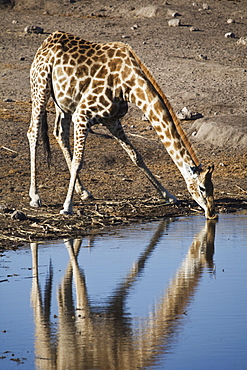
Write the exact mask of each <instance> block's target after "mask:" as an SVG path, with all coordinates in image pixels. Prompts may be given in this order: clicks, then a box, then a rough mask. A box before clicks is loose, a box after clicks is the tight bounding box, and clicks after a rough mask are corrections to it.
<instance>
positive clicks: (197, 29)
mask: <svg viewBox="0 0 247 370" xmlns="http://www.w3.org/2000/svg"><path fill="white" fill-rule="evenodd" d="M196 31H199V28H195V27H190V32H196Z"/></svg>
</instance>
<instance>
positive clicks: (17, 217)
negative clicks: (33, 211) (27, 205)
mask: <svg viewBox="0 0 247 370" xmlns="http://www.w3.org/2000/svg"><path fill="white" fill-rule="evenodd" d="M11 218H12V220H19V221H24V220H27V219H28V217H27V216H26V215H25V214H24V213H23V212H21V211H14V212H13V213H12V215H11Z"/></svg>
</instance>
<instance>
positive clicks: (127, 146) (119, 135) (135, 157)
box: [107, 121, 178, 204]
mask: <svg viewBox="0 0 247 370" xmlns="http://www.w3.org/2000/svg"><path fill="white" fill-rule="evenodd" d="M107 128H108V129H109V130H110V132H111V133H112V134H113V135H114V137H115V138H116V139H117V141H118V142H119V143H120V145H121V146H122V147H123V149H124V150H125V151H126V152H127V153H128V155H129V156H130V158H131V160H132V161H133V162H134V164H135V165H136V166H138V167H139V168H140V169H141V170H142V171H143V172H144V174H145V175H146V176H147V178H148V179H149V181H150V182H151V183H152V184H153V186H154V187H155V188H156V189H157V191H158V192H159V193H160V195H161V196H162V198H164V199H166V200H167V201H168V202H169V203H171V204H176V203H177V202H178V200H177V198H176V197H175V196H174V195H172V194H171V193H169V191H168V190H166V189H165V188H164V186H163V185H162V184H161V183H160V182H159V181H158V180H157V179H156V177H155V176H154V175H153V174H152V172H151V171H150V170H149V168H148V167H147V166H146V164H145V163H144V161H143V159H142V156H141V154H140V153H139V152H138V151H137V150H136V149H135V147H134V146H133V145H132V144H131V142H130V141H129V139H128V138H127V136H126V135H125V132H124V130H123V127H122V125H121V123H120V121H117V122H115V123H113V124H112V123H109V124H107Z"/></svg>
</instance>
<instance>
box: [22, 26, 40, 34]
mask: <svg viewBox="0 0 247 370" xmlns="http://www.w3.org/2000/svg"><path fill="white" fill-rule="evenodd" d="M24 32H26V33H44V29H43V28H41V27H39V26H27V27H25V29H24Z"/></svg>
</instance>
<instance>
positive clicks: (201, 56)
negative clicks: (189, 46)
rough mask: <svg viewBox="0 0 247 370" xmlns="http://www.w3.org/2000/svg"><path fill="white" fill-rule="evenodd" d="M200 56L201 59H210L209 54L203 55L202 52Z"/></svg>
mask: <svg viewBox="0 0 247 370" xmlns="http://www.w3.org/2000/svg"><path fill="white" fill-rule="evenodd" d="M198 58H199V59H201V60H207V59H208V57H207V55H202V54H199V55H198Z"/></svg>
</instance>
